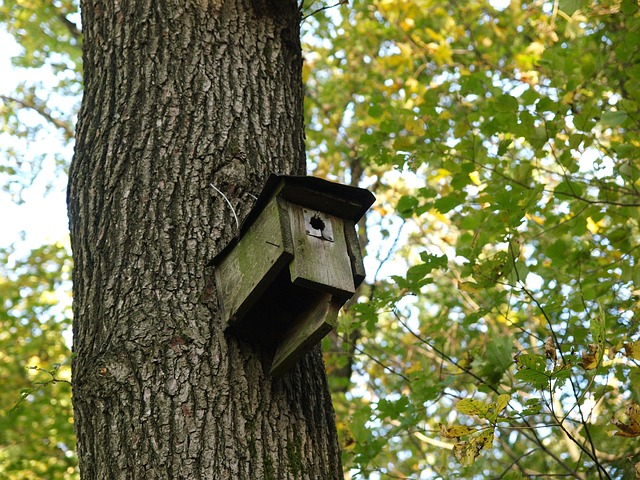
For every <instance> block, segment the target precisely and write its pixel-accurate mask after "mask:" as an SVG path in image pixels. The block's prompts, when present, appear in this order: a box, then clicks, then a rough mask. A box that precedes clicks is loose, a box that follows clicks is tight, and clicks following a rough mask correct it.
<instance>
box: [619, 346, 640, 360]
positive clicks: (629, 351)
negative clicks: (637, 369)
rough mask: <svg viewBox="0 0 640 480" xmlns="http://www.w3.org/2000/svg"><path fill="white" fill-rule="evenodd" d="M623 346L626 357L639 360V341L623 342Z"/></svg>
mask: <svg viewBox="0 0 640 480" xmlns="http://www.w3.org/2000/svg"><path fill="white" fill-rule="evenodd" d="M623 348H624V353H625V355H626V356H627V357H629V358H633V359H634V360H640V341H636V342H625V343H624V345H623Z"/></svg>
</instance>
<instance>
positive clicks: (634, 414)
mask: <svg viewBox="0 0 640 480" xmlns="http://www.w3.org/2000/svg"><path fill="white" fill-rule="evenodd" d="M624 413H625V416H626V417H627V423H624V422H621V421H620V420H617V419H615V418H614V419H613V424H614V425H615V426H616V427H618V431H617V432H616V433H615V435H617V436H618V437H627V438H633V437H639V436H640V405H638V404H637V403H635V402H632V403H630V404H629V406H627V410H626V411H625V412H624Z"/></svg>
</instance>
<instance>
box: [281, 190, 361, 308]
mask: <svg viewBox="0 0 640 480" xmlns="http://www.w3.org/2000/svg"><path fill="white" fill-rule="evenodd" d="M287 210H288V211H289V220H290V222H291V235H292V238H293V261H292V262H291V264H290V267H289V270H290V272H291V281H292V282H293V283H294V284H295V285H300V286H304V287H307V288H312V289H315V290H320V291H324V292H328V293H332V294H335V295H338V296H339V297H341V298H350V297H351V296H352V295H353V294H354V292H355V291H356V290H355V286H354V282H353V273H352V271H351V261H350V260H349V255H348V253H347V242H346V239H345V235H344V221H343V220H342V219H341V218H337V217H335V216H333V215H329V214H325V213H322V212H319V211H317V210H312V209H309V208H305V207H301V206H300V205H295V204H293V203H290V202H287Z"/></svg>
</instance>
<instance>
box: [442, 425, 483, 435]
mask: <svg viewBox="0 0 640 480" xmlns="http://www.w3.org/2000/svg"><path fill="white" fill-rule="evenodd" d="M439 425H440V435H442V436H443V437H444V438H460V437H464V436H465V435H469V434H471V433H474V432H475V431H476V429H475V428H474V427H466V426H464V425H454V426H452V427H447V426H445V425H443V424H441V423H440V424H439Z"/></svg>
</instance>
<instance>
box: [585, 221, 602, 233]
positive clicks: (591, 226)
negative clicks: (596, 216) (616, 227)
mask: <svg viewBox="0 0 640 480" xmlns="http://www.w3.org/2000/svg"><path fill="white" fill-rule="evenodd" d="M601 226H602V224H601V221H600V222H594V221H593V220H592V219H591V217H587V230H589V231H590V232H591V233H593V234H594V235H595V234H596V233H598V232H599V231H600V227H601Z"/></svg>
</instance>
